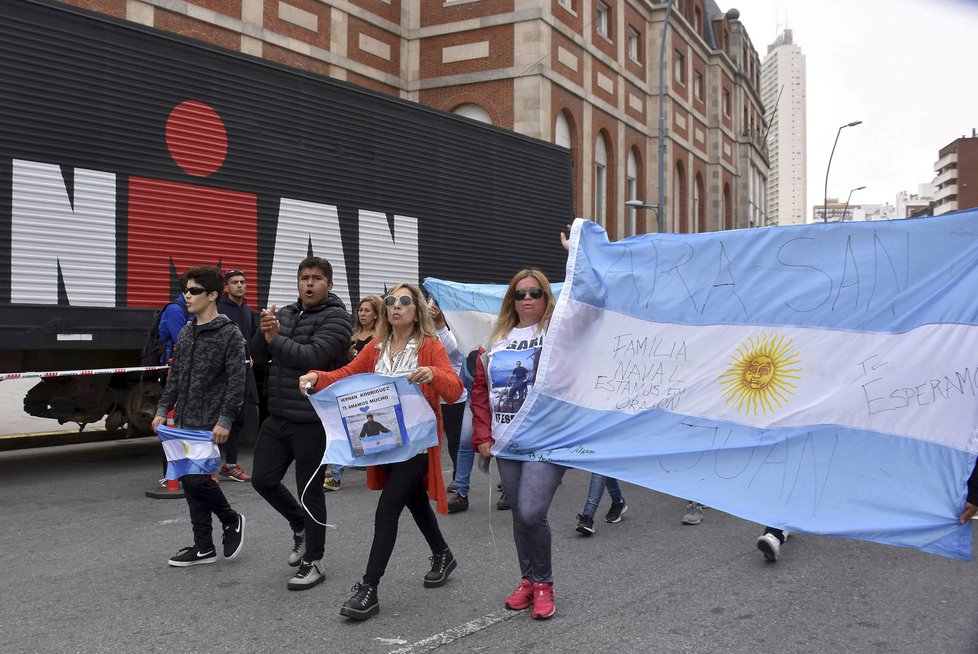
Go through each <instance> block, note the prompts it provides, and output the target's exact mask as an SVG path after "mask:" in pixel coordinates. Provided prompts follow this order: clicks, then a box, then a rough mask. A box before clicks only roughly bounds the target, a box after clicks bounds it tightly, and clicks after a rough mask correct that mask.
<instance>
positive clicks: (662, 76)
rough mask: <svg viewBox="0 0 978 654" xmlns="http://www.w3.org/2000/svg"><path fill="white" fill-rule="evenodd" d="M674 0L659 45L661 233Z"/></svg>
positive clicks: (657, 219) (657, 214) (658, 224)
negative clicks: (668, 40)
mask: <svg viewBox="0 0 978 654" xmlns="http://www.w3.org/2000/svg"><path fill="white" fill-rule="evenodd" d="M672 1H673V0H669V4H667V5H666V20H665V22H664V23H663V25H662V43H661V44H660V45H659V204H658V205H656V206H655V223H656V229H657V230H658V232H659V233H660V234H661V233H662V232H663V231H665V226H664V225H663V222H664V221H663V219H662V213H661V212H660V211H659V208H660V207H662V206H663V203H664V202H665V196H666V169H665V166H666V35H667V34H668V33H669V17H670V16H672ZM626 204H627V203H626ZM639 204H641V203H639ZM651 206H652V205H649V206H648V207H646V206H643V207H642V208H643V209H646V208H649V207H651Z"/></svg>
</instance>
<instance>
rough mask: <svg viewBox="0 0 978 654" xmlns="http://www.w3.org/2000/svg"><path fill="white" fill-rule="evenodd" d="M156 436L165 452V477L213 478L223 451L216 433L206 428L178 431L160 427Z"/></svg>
mask: <svg viewBox="0 0 978 654" xmlns="http://www.w3.org/2000/svg"><path fill="white" fill-rule="evenodd" d="M156 435H157V436H159V437H160V442H161V443H162V444H163V452H165V453H166V478H167V479H179V478H180V477H183V476H184V475H212V474H214V473H215V472H217V469H218V468H219V467H220V465H221V452H220V450H219V449H218V448H217V445H216V444H215V443H214V441H213V440H212V439H213V433H212V432H210V431H207V430H204V429H177V428H176V427H167V426H166V425H160V426H159V427H157V429H156Z"/></svg>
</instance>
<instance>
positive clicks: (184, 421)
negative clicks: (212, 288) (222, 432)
mask: <svg viewBox="0 0 978 654" xmlns="http://www.w3.org/2000/svg"><path fill="white" fill-rule="evenodd" d="M195 328H197V329H196V334H195V333H194V330H195ZM245 367H246V364H245V347H244V339H243V338H241V332H240V331H238V328H237V326H236V325H235V324H234V323H233V322H231V319H230V318H228V317H227V316H224V315H221V314H218V315H217V317H215V318H214V319H213V320H211V321H210V322H209V323H207V324H205V325H200V327H199V328H198V327H197V319H196V318H194V319H193V320H192V321H191V322H188V323H187V324H186V326H185V327H184V328H183V329H182V330H181V331H180V336H179V337H178V338H177V344H176V346H175V347H174V348H173V361H172V363H171V364H170V374H169V376H168V377H167V380H166V388H165V389H164V390H163V397H162V398H161V399H160V403H159V405H158V406H157V407H156V415H157V416H162V417H165V416H166V414H167V413H168V412H169V411H170V409H172V408H174V405H175V406H176V411H175V413H174V414H173V422H174V424H175V425H176V426H177V427H182V428H184V429H213V428H214V427H215V426H218V425H219V426H221V427H224V428H226V429H231V423H232V422H234V419H235V417H236V416H237V415H238V412H239V411H241V404H242V402H243V401H244V389H245Z"/></svg>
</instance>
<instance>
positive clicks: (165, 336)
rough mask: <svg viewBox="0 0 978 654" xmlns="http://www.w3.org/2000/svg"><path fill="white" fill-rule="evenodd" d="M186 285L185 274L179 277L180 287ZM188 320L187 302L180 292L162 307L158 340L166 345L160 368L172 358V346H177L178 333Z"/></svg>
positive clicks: (189, 316)
mask: <svg viewBox="0 0 978 654" xmlns="http://www.w3.org/2000/svg"><path fill="white" fill-rule="evenodd" d="M186 285H187V274H186V273H184V274H183V275H181V276H180V287H181V288H185V287H186ZM190 320H191V315H190V312H189V311H188V310H187V300H186V299H185V298H184V295H183V293H182V292H181V293H180V295H178V296H176V297H175V298H173V301H172V302H170V303H169V304H167V305H166V306H165V307H163V313H162V314H160V326H159V334H160V340H162V341H163V342H164V343H165V344H166V349H164V350H163V356H162V357H161V358H160V365H161V366H165V365H166V364H167V363H169V361H170V357H172V356H173V346H175V345H176V344H177V337H178V336H180V331H181V330H183V327H184V325H186V324H187V323H188V322H190Z"/></svg>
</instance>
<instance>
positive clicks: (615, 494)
mask: <svg viewBox="0 0 978 654" xmlns="http://www.w3.org/2000/svg"><path fill="white" fill-rule="evenodd" d="M605 487H607V488H608V495H610V496H611V501H612V502H624V501H625V496H624V495H622V494H621V486H619V485H618V480H617V479H613V478H611V477H605V476H604V475H599V474H598V473H596V472H592V473H591V486H590V487H589V488H588V489H587V502H586V503H585V504H584V511H583V512H582V515H586V516H588V517H590V518H593V517H594V513H595V512H596V511H597V510H598V504H600V503H601V496H602V495H604V489H605Z"/></svg>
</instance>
